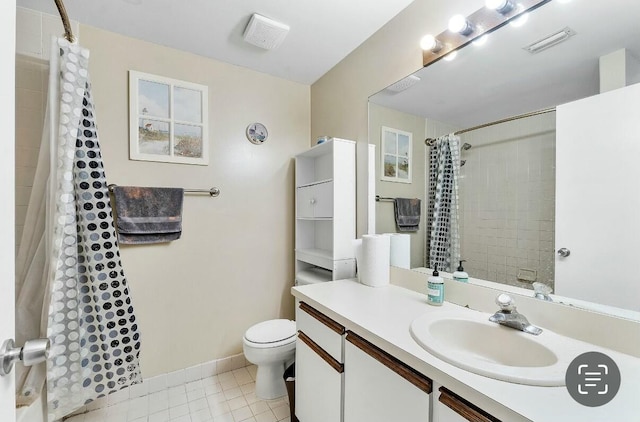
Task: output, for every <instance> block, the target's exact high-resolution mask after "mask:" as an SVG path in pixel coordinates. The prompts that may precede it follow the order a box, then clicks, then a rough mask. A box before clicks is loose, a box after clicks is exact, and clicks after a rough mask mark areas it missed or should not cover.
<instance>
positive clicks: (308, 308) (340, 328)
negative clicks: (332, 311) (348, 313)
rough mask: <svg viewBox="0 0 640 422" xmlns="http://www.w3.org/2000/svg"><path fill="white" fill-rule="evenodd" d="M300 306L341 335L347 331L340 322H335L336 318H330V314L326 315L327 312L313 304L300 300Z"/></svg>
mask: <svg viewBox="0 0 640 422" xmlns="http://www.w3.org/2000/svg"><path fill="white" fill-rule="evenodd" d="M299 308H300V309H301V310H303V311H305V312H306V313H308V314H309V315H311V316H312V317H314V318H315V319H317V320H318V321H320V322H321V323H323V324H324V325H326V326H327V327H329V328H331V329H332V330H333V331H335V332H336V333H338V334H340V335H343V334H344V332H345V329H344V327H343V326H342V325H340V324H338V323H337V322H335V321H334V320H332V319H331V318H329V317H328V316H326V315H325V314H323V313H322V312H320V311H318V310H316V309H314V308H312V307H311V306H309V305H307V304H306V303H304V302H300V306H299Z"/></svg>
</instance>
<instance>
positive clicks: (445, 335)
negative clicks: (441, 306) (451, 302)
mask: <svg viewBox="0 0 640 422" xmlns="http://www.w3.org/2000/svg"><path fill="white" fill-rule="evenodd" d="M488 319H489V315H488V314H484V313H481V312H476V311H471V310H464V311H460V312H446V311H442V312H440V311H438V312H430V313H428V314H425V315H423V316H421V317H419V318H417V319H415V320H414V321H413V322H412V323H411V328H410V331H411V336H412V337H413V339H414V340H415V341H416V342H417V343H418V344H419V345H420V346H422V347H423V348H424V349H425V350H427V351H428V352H429V353H431V354H432V355H435V356H436V357H438V358H440V359H442V360H444V361H446V362H448V363H450V364H452V365H454V366H457V367H459V368H462V369H466V370H467V371H470V372H473V373H476V374H479V375H484V376H487V377H490V378H494V379H498V380H502V381H508V382H513V383H518V384H527V385H540V386H563V385H565V372H566V370H567V368H568V366H569V364H570V363H571V361H572V360H573V358H575V357H576V356H578V355H579V354H580V353H582V352H583V351H582V350H581V349H582V347H581V344H579V343H580V342H576V341H575V340H572V339H568V338H566V337H563V336H560V335H558V334H555V333H553V332H551V331H549V330H544V331H543V332H542V334H540V335H539V336H534V335H531V334H528V333H523V332H521V331H518V330H515V329H513V328H509V327H504V326H502V325H499V324H496V323H494V322H490V321H489V320H488ZM585 351H586V350H585Z"/></svg>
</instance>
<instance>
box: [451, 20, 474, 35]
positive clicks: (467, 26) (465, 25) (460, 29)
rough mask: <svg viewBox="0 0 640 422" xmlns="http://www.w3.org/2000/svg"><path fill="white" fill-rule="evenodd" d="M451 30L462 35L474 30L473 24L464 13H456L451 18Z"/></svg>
mask: <svg viewBox="0 0 640 422" xmlns="http://www.w3.org/2000/svg"><path fill="white" fill-rule="evenodd" d="M449 31H451V32H457V33H458V34H462V35H469V34H470V33H472V32H473V25H472V24H471V22H469V21H468V20H467V18H465V17H464V16H462V15H454V16H453V17H452V18H451V19H449Z"/></svg>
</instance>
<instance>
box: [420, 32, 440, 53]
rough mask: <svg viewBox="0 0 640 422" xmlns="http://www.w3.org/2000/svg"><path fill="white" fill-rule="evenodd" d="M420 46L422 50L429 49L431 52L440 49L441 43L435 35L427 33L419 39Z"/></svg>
mask: <svg viewBox="0 0 640 422" xmlns="http://www.w3.org/2000/svg"><path fill="white" fill-rule="evenodd" d="M420 48H422V49H423V50H424V51H431V52H432V53H437V52H438V51H440V50H442V43H441V42H440V41H438V39H437V38H436V37H434V36H433V35H431V34H427V35H425V36H424V37H422V39H421V40H420Z"/></svg>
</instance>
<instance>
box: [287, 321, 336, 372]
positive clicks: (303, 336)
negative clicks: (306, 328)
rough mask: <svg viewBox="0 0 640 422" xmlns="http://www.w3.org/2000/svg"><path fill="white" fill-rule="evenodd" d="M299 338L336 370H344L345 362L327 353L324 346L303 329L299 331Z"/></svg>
mask: <svg viewBox="0 0 640 422" xmlns="http://www.w3.org/2000/svg"><path fill="white" fill-rule="evenodd" d="M298 340H301V341H302V342H303V343H304V344H306V345H307V346H309V348H310V349H311V350H313V351H314V352H315V353H316V355H318V356H320V357H321V358H322V360H324V361H325V362H327V363H328V364H329V365H330V366H331V367H332V368H333V369H335V370H336V372H338V373H339V374H341V373H343V372H344V364H342V363H340V362H338V361H337V360H335V359H334V358H333V356H331V355H330V354H329V353H327V352H326V351H325V350H324V349H323V348H322V347H320V346H318V344H317V343H316V342H315V341H313V340H311V339H310V338H309V336H307V335H306V334H305V333H303V332H302V331H298Z"/></svg>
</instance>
